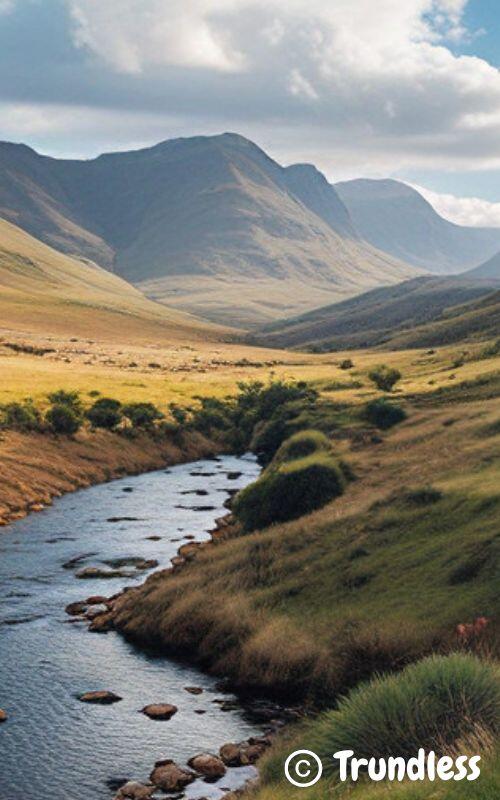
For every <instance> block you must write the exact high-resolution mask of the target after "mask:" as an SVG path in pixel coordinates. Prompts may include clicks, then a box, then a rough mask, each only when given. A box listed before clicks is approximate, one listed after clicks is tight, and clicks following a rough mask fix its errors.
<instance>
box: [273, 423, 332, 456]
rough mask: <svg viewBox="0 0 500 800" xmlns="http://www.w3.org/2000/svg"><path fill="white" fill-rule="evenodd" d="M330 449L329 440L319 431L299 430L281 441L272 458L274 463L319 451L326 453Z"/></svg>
mask: <svg viewBox="0 0 500 800" xmlns="http://www.w3.org/2000/svg"><path fill="white" fill-rule="evenodd" d="M330 449H331V444H330V440H329V439H328V437H327V436H325V434H324V433H321V431H315V430H309V431H299V432H298V433H295V434H294V435H293V436H290V438H289V439H287V440H286V441H285V442H283V444H282V445H281V447H280V448H279V450H278V452H277V453H276V455H275V457H274V460H275V462H276V463H283V462H288V461H295V460H296V459H298V458H307V456H310V455H312V454H313V453H318V452H321V451H322V452H325V453H328V452H329V451H330Z"/></svg>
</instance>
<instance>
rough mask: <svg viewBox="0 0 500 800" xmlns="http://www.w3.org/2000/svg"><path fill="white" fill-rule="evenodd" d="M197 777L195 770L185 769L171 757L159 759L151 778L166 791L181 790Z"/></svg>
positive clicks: (159, 787)
mask: <svg viewBox="0 0 500 800" xmlns="http://www.w3.org/2000/svg"><path fill="white" fill-rule="evenodd" d="M195 778H196V775H195V774H194V773H193V772H189V771H188V770H187V769H183V768H182V767H179V766H178V765H177V764H175V762H174V761H172V760H171V759H165V760H164V761H157V762H156V764H155V766H154V769H153V771H152V773H151V775H150V780H151V782H152V783H154V785H155V786H156V787H158V789H162V790H163V791H164V792H179V791H181V790H182V789H184V787H185V786H187V785H188V784H189V783H192V782H193V781H194V780H195Z"/></svg>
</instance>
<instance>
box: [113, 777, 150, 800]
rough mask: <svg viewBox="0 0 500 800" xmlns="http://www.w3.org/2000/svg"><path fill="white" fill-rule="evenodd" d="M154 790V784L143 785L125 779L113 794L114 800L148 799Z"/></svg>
mask: <svg viewBox="0 0 500 800" xmlns="http://www.w3.org/2000/svg"><path fill="white" fill-rule="evenodd" d="M154 790H155V787H154V786H145V785H144V784H143V783H138V782H137V781H127V783H126V784H125V785H124V786H122V787H121V788H120V789H119V791H118V794H117V795H115V800H148V798H149V797H151V795H152V794H153V792H154Z"/></svg>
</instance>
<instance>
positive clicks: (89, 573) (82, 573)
mask: <svg viewBox="0 0 500 800" xmlns="http://www.w3.org/2000/svg"><path fill="white" fill-rule="evenodd" d="M75 576H76V577H77V578H80V579H82V580H92V579H95V578H127V577H130V576H129V575H128V574H127V572H125V571H124V570H121V569H110V568H109V567H84V568H83V569H80V570H78V572H75Z"/></svg>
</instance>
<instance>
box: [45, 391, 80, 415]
mask: <svg viewBox="0 0 500 800" xmlns="http://www.w3.org/2000/svg"><path fill="white" fill-rule="evenodd" d="M48 401H49V403H52V405H55V406H66V408H70V409H71V410H72V411H73V412H74V413H75V414H76V415H77V416H78V417H81V416H82V415H83V403H82V401H81V400H80V395H79V393H78V392H67V391H66V390H65V389H59V390H58V391H57V392H52V393H51V394H49V395H48Z"/></svg>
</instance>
